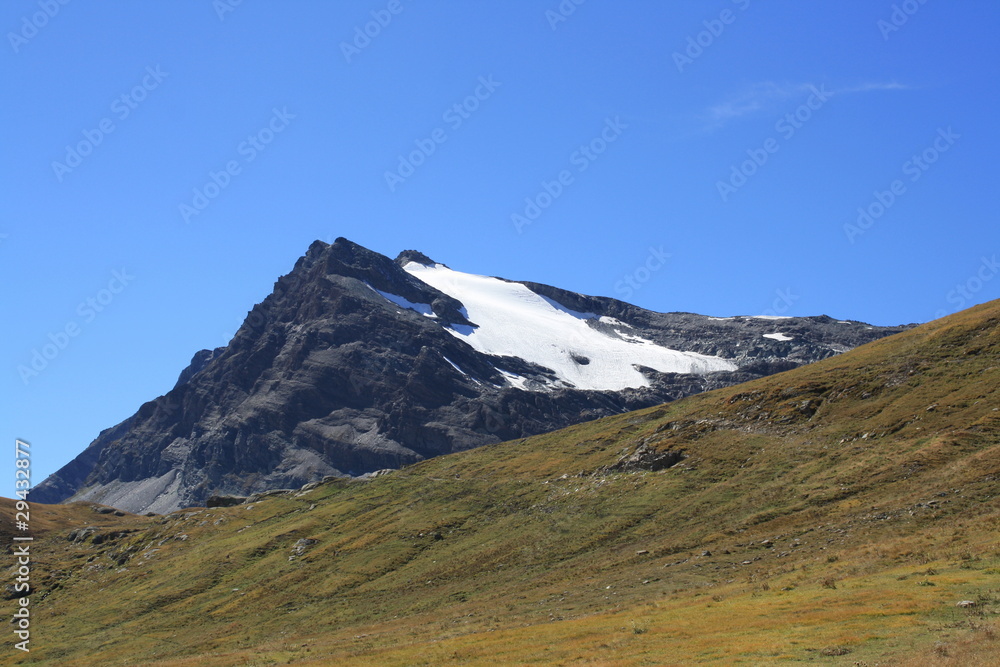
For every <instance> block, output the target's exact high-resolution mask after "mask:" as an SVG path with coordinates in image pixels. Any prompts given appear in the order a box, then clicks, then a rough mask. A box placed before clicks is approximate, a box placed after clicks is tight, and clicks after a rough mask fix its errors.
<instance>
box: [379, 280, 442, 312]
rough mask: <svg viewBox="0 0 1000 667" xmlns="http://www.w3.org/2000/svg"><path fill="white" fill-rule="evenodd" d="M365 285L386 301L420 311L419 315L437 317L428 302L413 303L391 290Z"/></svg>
mask: <svg viewBox="0 0 1000 667" xmlns="http://www.w3.org/2000/svg"><path fill="white" fill-rule="evenodd" d="M365 285H366V286H367V287H368V289H370V290H372V291H373V292H378V293H379V294H380V295H381V296H382V298H384V299H385V300H386V301H389V302H391V303H394V304H396V305H397V306H399V307H401V308H407V309H409V310H415V311H416V312H418V313H420V314H421V315H426V316H427V317H437V315H435V314H434V309H433V308H431V306H430V304H427V303H413V302H412V301H408V300H406V299H404V298H403V297H401V296H398V295H396V294H392V293H391V292H383V291H382V290H380V289H375V288H374V287H372V286H371V285H369V284H368V283H365Z"/></svg>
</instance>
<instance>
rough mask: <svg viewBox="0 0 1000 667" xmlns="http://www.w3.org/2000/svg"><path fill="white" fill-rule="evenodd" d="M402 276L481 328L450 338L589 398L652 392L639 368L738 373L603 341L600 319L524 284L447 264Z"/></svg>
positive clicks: (725, 365)
mask: <svg viewBox="0 0 1000 667" xmlns="http://www.w3.org/2000/svg"><path fill="white" fill-rule="evenodd" d="M403 269H404V270H405V271H406V272H407V273H409V274H410V275H412V276H414V277H416V278H418V279H419V280H422V281H423V282H425V283H427V284H428V285H431V286H432V287H435V288H437V289H438V290H440V291H442V292H444V293H445V294H447V295H449V296H451V297H454V298H455V299H458V300H459V301H461V302H462V303H463V304H464V305H465V308H466V310H467V312H468V319H469V321H470V322H472V323H474V324H476V325H477V326H476V327H468V326H464V327H463V326H449V327H446V329H445V330H446V331H448V332H449V333H451V334H452V335H454V336H455V337H457V338H460V339H461V340H463V341H465V342H466V343H468V344H469V345H471V346H472V347H473V348H474V349H476V350H478V351H480V352H483V353H486V354H494V355H499V356H514V357H519V358H521V359H524V360H525V361H528V362H531V363H534V364H538V365H539V366H543V367H545V368H548V369H550V370H552V371H553V372H554V373H555V376H556V378H557V382H556V383H555V386H558V385H559V384H564V385H569V386H573V387H576V388H578V389H590V390H621V389H625V388H627V387H646V386H649V381H648V380H647V379H646V377H645V376H644V375H643V374H642V373H641V372H639V370H638V369H637V368H636V366H646V367H648V368H653V369H655V370H657V371H660V372H663V373H711V372H714V371H732V370H736V368H737V367H736V364H734V363H733V362H731V361H729V360H727V359H722V358H720V357H712V356H707V355H703V354H697V353H694V352H680V351H678V350H671V349H669V348H665V347H662V346H660V345H657V344H655V343H652V342H650V341H647V340H645V339H642V338H639V337H638V336H633V337H630V339H629V340H623V339H622V338H619V337H617V336H613V335H609V334H606V333H603V332H601V331H598V330H597V329H594V328H592V327H591V326H589V324H588V320H590V319H593V318H595V317H596V316H595V315H593V314H591V313H578V312H575V311H572V310H570V309H567V308H566V307H565V306H561V305H559V304H557V303H555V302H553V301H551V300H550V299H546V298H544V297H542V296H540V295H538V294H536V293H534V292H532V291H531V290H530V289H528V288H527V287H525V286H524V285H522V284H521V283H513V282H507V281H504V280H500V279H498V278H489V277H486V276H477V275H473V274H468V273H462V272H460V271H453V270H452V269H449V268H448V267H446V266H444V265H443V264H436V265H434V266H425V265H422V264H418V263H416V262H410V263H408V264H407V265H406V266H404V267H403ZM619 335H622V334H619ZM574 357H576V358H580V357H586V358H587V359H588V360H589V362H590V363H587V364H580V363H578V362H577V361H576V360H574ZM504 376H505V377H506V378H507V380H508V381H509V382H510V383H511V384H512V385H513V386H517V387H519V388H524V378H521V377H519V376H513V375H510V374H507V373H504ZM515 378H516V379H515Z"/></svg>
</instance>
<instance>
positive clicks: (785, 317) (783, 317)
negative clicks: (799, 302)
mask: <svg viewBox="0 0 1000 667" xmlns="http://www.w3.org/2000/svg"><path fill="white" fill-rule="evenodd" d="M747 317H751V318H753V319H755V320H790V319H792V317H793V316H792V315H747Z"/></svg>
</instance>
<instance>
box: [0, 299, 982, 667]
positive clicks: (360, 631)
mask: <svg viewBox="0 0 1000 667" xmlns="http://www.w3.org/2000/svg"><path fill="white" fill-rule="evenodd" d="M998 325H1000V302H993V303H990V304H985V305H983V306H979V307H977V308H974V309H971V310H968V311H964V312H962V313H959V314H957V315H954V316H951V317H949V318H946V319H943V320H938V321H935V322H932V323H930V324H928V325H924V326H922V327H919V328H917V329H914V330H911V331H908V332H905V333H902V334H898V335H896V336H893V337H890V338H886V339H883V340H880V341H877V342H875V343H871V344H869V345H866V346H863V347H861V348H858V349H856V350H854V351H852V352H850V353H847V354H844V355H842V356H839V357H835V358H832V359H828V360H825V361H823V362H820V363H817V364H813V365H810V366H808V367H802V368H799V369H796V370H793V371H790V372H787V373H783V374H780V375H776V376H772V377H768V378H764V379H762V380H758V381H755V382H751V383H747V384H744V385H740V386H736V387H730V388H727V389H722V390H718V391H714V392H710V393H707V394H702V395H699V396H695V397H691V398H688V399H684V400H682V401H678V402H676V403H673V404H668V405H664V406H660V407H656V408H652V409H648V410H643V411H639V412H634V413H629V414H623V415H618V416H615V417H610V418H606V419H601V420H598V421H595V422H590V423H587V424H582V425H580V426H576V427H573V428H569V429H565V430H562V431H558V432H554V433H549V434H546V435H542V436H537V437H533V438H529V439H526V440H521V441H517V442H510V443H504V444H501V445H497V446H492V447H485V448H482V449H477V450H474V451H470V452H465V453H462V454H457V455H452V456H446V457H441V458H437V459H433V460H430V461H426V462H424V463H421V464H419V465H414V466H411V467H409V468H405V469H403V470H399V471H396V472H393V473H390V474H387V475H385V476H381V477H378V478H376V479H374V480H372V481H370V482H367V483H365V482H336V483H331V484H326V485H321V486H319V487H317V488H314V489H312V490H309V491H306V492H304V493H295V494H284V495H275V496H272V497H269V498H266V499H264V500H261V501H260V502H257V503H254V504H253V505H247V506H238V507H233V508H213V509H198V508H194V509H190V510H186V511H180V512H175V513H173V514H171V515H168V516H163V517H135V516H126V517H114V516H111V515H107V514H95V513H94V512H93V510H92V509H91V507H90V506H87V505H70V506H36V507H35V508H34V509H33V520H34V528H35V535H36V542H35V543H34V545H33V553H34V558H35V561H34V563H33V570H34V571H33V581H34V582H35V585H36V590H35V592H34V594H33V597H32V605H33V613H34V625H33V635H32V639H33V643H32V646H33V647H34V648H33V650H32V652H31V653H30V655H20V652H18V651H13V650H10V651H6V652H4V653H3V654H2V655H0V664H31V665H60V666H62V665H140V664H141V665H162V666H167V665H170V666H174V667H181V666H189V665H277V664H300V665H328V664H337V665H340V664H358V665H440V664H600V665H644V664H646V665H664V664H678V665H680V664H693V663H706V664H711V663H717V664H747V665H760V664H772V663H783V662H816V663H820V664H849V665H854V664H861V665H866V664H867V665H875V664H880V665H886V664H894V665H896V664H902V665H905V664H914V665H918V664H954V665H976V664H997V663H998V662H1000V661H998V660H997V659H996V658H994V657H992V656H994V655H996V652H997V650H998V649H1000V644H998V643H997V642H995V640H994V633H995V631H996V624H995V621H994V617H995V614H996V613H997V611H998V609H1000V601H998V600H1000V540H998V533H997V528H998V526H1000V512H998V510H1000V504H998V502H997V497H996V494H997V489H998V481H997V479H998V475H1000V411H998V407H1000V400H998V398H1000V396H998V387H1000V326H998ZM637 448H648V449H653V450H655V451H657V452H665V451H672V452H675V454H676V455H682V456H683V458H682V459H681V460H680V462H679V463H678V464H677V465H674V466H673V467H670V468H668V469H665V470H659V471H655V472H653V471H649V470H622V469H621V467H620V466H617V465H616V464H618V463H619V462H620V461H622V460H624V459H627V458H628V457H629V456H631V455H632V454H634V453H635V452H636V450H637ZM2 514H3V521H4V522H5V523H3V524H2V525H0V530H2V531H3V532H4V533H10V532H11V529H10V526H9V519H10V516H11V515H12V511H11V510H10V503H9V502H8V503H6V504H5V506H4V509H3V512H2ZM85 526H94V527H96V529H97V530H96V531H95V532H94V533H92V534H90V535H88V536H87V537H86V538H85V539H84V540H82V541H78V542H70V541H69V540H67V535H68V533H69V531H70V530H72V529H74V528H80V527H85ZM124 531H131V532H124ZM12 577H13V575H12V574H10V573H8V580H10V579H12ZM961 600H971V601H973V602H975V605H974V606H972V607H968V608H960V607H957V606H956V604H957V603H958V602H959V601H961ZM13 604H14V603H13V602H12V601H5V602H4V603H3V611H4V613H9V612H11V611H12V610H13V609H14V606H13Z"/></svg>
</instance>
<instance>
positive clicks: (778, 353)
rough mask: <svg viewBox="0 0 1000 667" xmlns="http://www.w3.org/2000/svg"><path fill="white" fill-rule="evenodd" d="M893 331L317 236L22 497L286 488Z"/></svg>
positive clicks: (107, 498)
mask: <svg viewBox="0 0 1000 667" xmlns="http://www.w3.org/2000/svg"><path fill="white" fill-rule="evenodd" d="M899 330H901V328H899V327H896V328H883V327H870V326H868V325H865V324H862V323H850V322H839V321H836V320H830V319H828V318H787V319H782V320H780V321H774V320H767V319H760V318H728V319H726V318H712V317H703V316H700V315H692V314H688V313H671V314H663V313H655V312H652V311H647V310H644V309H642V308H638V307H636V306H633V305H631V304H627V303H624V302H622V301H617V300H615V299H608V298H605V297H590V296H586V295H581V294H577V293H575V292H567V291H565V290H561V289H558V288H555V287H550V286H546V285H540V284H536V283H525V282H515V281H510V280H504V279H499V278H488V277H485V276H476V275H472V274H467V273H462V272H459V271H453V270H452V269H449V268H448V267H447V266H445V265H443V264H440V263H438V262H434V261H431V260H430V259H429V258H427V257H426V255H423V254H422V253H419V252H417V251H413V250H408V251H404V252H402V253H400V255H399V257H397V259H396V260H395V261H394V260H391V259H389V258H388V257H386V256H384V255H381V254H379V253H376V252H373V251H371V250H369V249H367V248H364V247H363V246H360V245H358V244H356V243H353V242H351V241H349V240H347V239H344V238H338V239H337V240H336V241H335V242H334V243H332V244H327V243H323V242H321V241H317V242H315V243H313V244H311V245H310V247H309V249H308V251H307V252H306V254H305V255H304V256H302V257H301V258H299V260H298V261H297V262H296V263H295V266H294V268H293V269H292V271H291V272H290V273H288V274H287V275H285V276H282V277H281V278H279V279H278V281H277V282H276V283H275V286H274V290H273V292H272V293H271V294H270V295H268V296H267V298H265V299H264V300H263V301H262V302H261V303H259V304H257V305H256V306H254V307H253V309H252V310H251V311H250V312H249V313H248V315H247V318H246V320H245V321H244V323H243V325H242V326H241V327H240V329H239V330H238V331H237V333H236V335H235V336H234V337H233V340H232V341H230V343H229V344H228V345H227V346H226V347H225V348H221V349H218V350H214V351H203V352H200V353H198V354H196V355H195V356H194V358H193V359H192V363H191V365H190V366H189V367H188V368H187V369H185V370H184V371H183V372H182V373H181V375H180V378H179V379H178V383H177V385H176V386H175V387H174V388H173V389H171V390H170V391H169V392H167V393H166V394H165V395H164V396H161V397H159V398H156V399H154V400H152V401H149V402H147V403H145V404H143V405H142V406H141V407H140V408H139V410H138V411H137V412H136V414H135V415H133V416H132V417H129V418H128V419H127V420H125V421H124V422H122V423H121V424H118V425H117V426H114V427H112V428H110V429H107V430H105V431H104V432H102V433H101V434H100V435H99V436H98V437H97V439H95V440H94V441H93V442H92V443H91V444H90V446H89V447H87V448H86V449H85V450H84V451H83V452H82V453H81V454H80V455H79V456H78V457H77V458H76V459H74V460H73V461H71V462H70V463H68V464H67V465H66V466H64V467H63V468H62V469H60V470H59V471H58V472H56V473H55V474H54V475H52V476H50V477H49V478H48V479H47V480H45V481H44V482H42V483H41V484H39V485H38V486H37V487H36V488H35V489H33V490H32V492H31V498H32V500H34V501H36V502H60V501H65V500H90V501H95V502H101V503H104V504H107V505H112V506H115V507H119V508H121V509H125V510H130V511H136V512H146V511H154V512H167V511H171V510H174V509H177V508H179V507H184V506H190V505H198V504H203V503H204V502H205V501H206V500H207V498H208V497H209V496H211V495H247V494H251V493H256V492H261V491H265V490H268V489H273V488H292V487H298V486H302V485H303V484H306V483H308V482H312V481H316V480H318V479H321V478H323V477H324V476H328V475H333V476H360V475H363V474H365V473H370V472H373V471H376V470H380V469H384V468H397V467H400V466H402V465H406V464H408V463H413V462H415V461H419V460H421V459H424V458H428V457H433V456H437V455H440V454H446V453H449V452H454V451H459V450H464V449H469V448H472V447H478V446H480V445H485V444H489V443H495V442H500V441H503V440H510V439H514V438H521V437H525V436H528V435H533V434H537V433H542V432H546V431H550V430H553V429H556V428H560V427H563V426H567V425H570V424H573V423H578V422H581V421H585V420H589V419H593V418H596V417H600V416H604V415H609V414H614V413H619V412H622V411H625V410H632V409H637V408H641V407H646V406H650V405H655V404H657V403H662V402H664V401H669V400H673V399H676V398H679V397H682V396H687V395H689V394H693V393H697V392H700V391H704V390H706V389H713V388H717V387H722V386H727V385H731V384H735V383H738V382H743V381H746V380H750V379H753V378H757V377H761V376H763V375H768V374H770V373H774V372H777V371H781V370H787V369H789V368H793V367H795V366H798V365H801V364H804V363H808V362H811V361H815V360H818V359H822V358H825V357H829V356H832V355H835V354H838V353H840V352H843V351H846V350H848V349H850V348H852V347H855V346H857V345H859V344H861V343H865V342H869V341H871V340H874V339H876V338H880V337H882V336H885V335H887V334H890V333H894V332H896V331H899Z"/></svg>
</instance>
